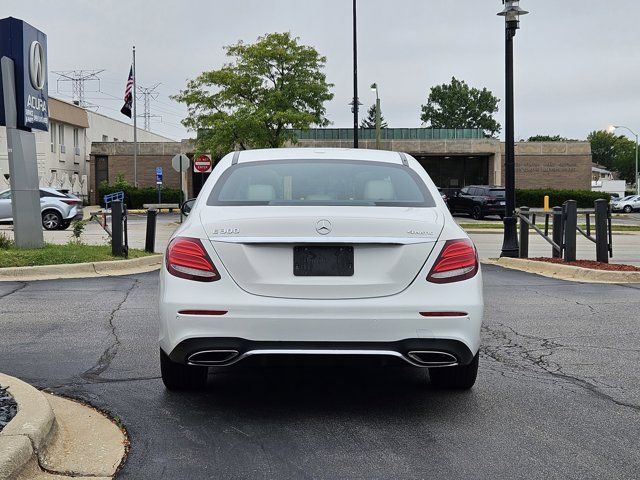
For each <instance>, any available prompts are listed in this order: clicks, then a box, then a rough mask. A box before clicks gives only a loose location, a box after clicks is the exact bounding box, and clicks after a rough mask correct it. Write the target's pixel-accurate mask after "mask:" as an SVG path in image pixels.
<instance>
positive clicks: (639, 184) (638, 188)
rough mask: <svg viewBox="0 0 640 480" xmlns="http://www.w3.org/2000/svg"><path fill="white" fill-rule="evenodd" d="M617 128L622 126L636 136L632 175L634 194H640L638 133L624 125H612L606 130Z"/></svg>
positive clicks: (611, 130) (612, 130) (611, 131)
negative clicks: (639, 180)
mask: <svg viewBox="0 0 640 480" xmlns="http://www.w3.org/2000/svg"><path fill="white" fill-rule="evenodd" d="M618 128H624V129H625V130H627V131H628V132H630V133H631V135H633V136H634V137H636V169H635V170H634V172H633V173H634V175H633V177H634V179H635V182H636V195H640V182H638V134H637V133H636V132H634V131H633V130H631V129H630V128H629V127H625V126H624V125H612V126H611V127H609V128H608V131H609V132H610V133H613V132H615V131H616V130H617V129H618Z"/></svg>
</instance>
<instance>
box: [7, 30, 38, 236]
mask: <svg viewBox="0 0 640 480" xmlns="http://www.w3.org/2000/svg"><path fill="white" fill-rule="evenodd" d="M0 57H1V61H0V63H1V66H2V83H1V84H0V85H1V94H0V125H4V126H6V127H7V152H8V157H9V173H10V184H11V210H12V215H13V225H14V236H15V243H16V246H18V247H20V248H40V247H42V246H43V244H44V240H43V236H42V214H41V211H40V188H39V181H38V165H37V162H36V140H35V134H34V133H33V131H32V130H33V129H35V130H44V131H47V130H48V129H49V116H48V112H49V108H48V100H49V98H48V95H47V88H48V85H47V36H46V35H45V34H44V33H42V32H40V31H39V30H37V29H35V28H34V27H32V26H31V25H29V24H28V23H26V22H23V21H22V20H18V19H16V18H12V17H9V18H4V19H2V20H0Z"/></svg>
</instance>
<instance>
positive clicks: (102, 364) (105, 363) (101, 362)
mask: <svg viewBox="0 0 640 480" xmlns="http://www.w3.org/2000/svg"><path fill="white" fill-rule="evenodd" d="M138 283H139V280H138V279H137V278H136V279H134V281H133V283H132V284H131V287H129V288H128V289H127V291H126V293H125V295H124V298H123V299H122V301H121V302H120V303H119V304H118V305H116V307H115V308H114V309H113V310H111V312H110V313H109V320H108V322H109V329H110V332H109V333H110V334H111V336H112V337H113V342H111V344H110V345H109V346H108V347H107V348H106V349H105V350H104V352H102V355H100V358H99V359H98V361H97V363H96V364H95V365H94V366H93V367H91V368H89V369H88V370H86V371H85V372H83V373H82V374H81V375H80V377H81V378H84V379H85V380H89V381H90V382H96V381H98V380H103V379H99V377H100V375H101V374H102V373H103V372H104V371H105V370H106V369H107V368H109V365H111V362H112V360H113V359H114V358H115V356H116V355H117V354H118V348H119V347H120V338H119V337H118V334H117V332H116V326H115V324H114V323H113V320H114V318H115V315H116V313H118V311H120V309H121V308H122V306H123V305H124V304H125V302H126V301H127V299H128V298H129V295H131V292H132V291H133V290H134V289H135V288H136V287H137V286H138Z"/></svg>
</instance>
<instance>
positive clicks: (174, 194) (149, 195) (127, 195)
mask: <svg viewBox="0 0 640 480" xmlns="http://www.w3.org/2000/svg"><path fill="white" fill-rule="evenodd" d="M122 191H123V192H124V201H125V203H126V204H127V208H130V209H132V208H143V207H142V206H143V205H144V204H145V203H158V190H156V189H155V188H153V187H149V188H136V187H133V186H126V187H124V188H122V187H121V186H114V185H108V186H107V185H101V186H100V188H98V199H99V201H100V205H102V206H103V207H104V202H103V198H104V196H105V195H107V194H109V193H114V192H122ZM162 203H180V189H179V188H163V189H162Z"/></svg>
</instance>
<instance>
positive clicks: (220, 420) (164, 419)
mask: <svg viewBox="0 0 640 480" xmlns="http://www.w3.org/2000/svg"><path fill="white" fill-rule="evenodd" d="M484 278H485V296H486V304H487V306H486V323H485V327H484V330H483V344H484V346H483V349H482V356H481V363H480V373H479V378H478V383H477V384H476V387H475V388H474V389H473V390H472V391H470V392H463V393H460V392H445V391H437V390H434V389H431V388H430V386H429V384H428V381H427V375H426V373H425V372H423V371H416V370H412V369H392V368H389V369H386V370H380V369H362V368H360V369H356V368H351V369H336V368H318V367H316V368H304V369H303V368H298V369H296V368H274V369H266V370H257V371H249V370H246V369H237V370H234V371H226V372H215V373H214V374H212V375H211V376H210V379H209V387H208V389H207V391H205V392H202V393H189V394H176V393H168V392H167V391H165V390H164V388H163V386H162V383H161V381H160V379H159V368H158V350H157V327H156V318H155V317H156V295H157V294H156V292H157V273H148V274H142V275H136V276H130V277H120V278H117V277H112V278H100V279H83V280H58V281H42V282H30V283H0V311H2V319H3V322H2V330H1V331H0V345H1V348H0V370H1V371H3V372H5V373H7V374H9V375H16V376H19V377H21V378H23V379H24V380H26V381H28V382H31V383H33V384H35V385H37V386H39V387H45V388H48V389H50V390H52V391H54V392H57V393H61V394H65V395H70V396H72V397H75V398H80V399H83V400H87V401H89V402H91V403H93V404H94V405H96V406H98V407H101V408H103V409H105V410H107V411H109V412H111V413H112V414H113V415H115V416H117V417H118V418H120V419H121V421H122V422H123V423H124V425H125V426H126V427H127V429H128V431H129V433H130V435H131V441H132V449H131V452H130V455H129V459H128V461H127V463H126V465H125V467H124V469H123V470H122V472H121V474H120V478H136V479H138V478H158V479H159V478H171V479H173V478H189V479H199V478H220V479H226V478H234V479H237V478H251V479H254V478H265V479H266V478H269V479H273V478H278V479H298V478H318V479H336V478H350V479H352V478H354V479H372V478H381V479H382V478H385V479H387V478H403V479H404V478H407V479H419V478H491V479H493V478H532V479H533V478H535V479H539V478H616V479H617V478H629V479H632V478H633V479H635V478H638V471H640V448H639V445H640V428H639V425H640V373H638V368H637V365H638V363H639V362H640V350H639V347H638V345H640V333H639V329H638V315H637V312H638V310H639V308H640V286H635V287H630V286H622V285H591V284H579V283H569V282H563V281H557V280H551V279H547V278H543V277H538V276H533V275H528V274H524V273H520V272H515V271H508V270H503V269H500V268H498V267H491V266H486V267H484Z"/></svg>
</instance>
